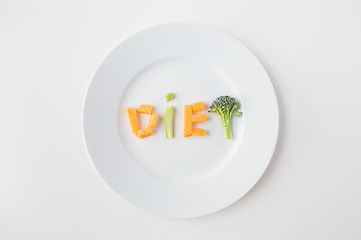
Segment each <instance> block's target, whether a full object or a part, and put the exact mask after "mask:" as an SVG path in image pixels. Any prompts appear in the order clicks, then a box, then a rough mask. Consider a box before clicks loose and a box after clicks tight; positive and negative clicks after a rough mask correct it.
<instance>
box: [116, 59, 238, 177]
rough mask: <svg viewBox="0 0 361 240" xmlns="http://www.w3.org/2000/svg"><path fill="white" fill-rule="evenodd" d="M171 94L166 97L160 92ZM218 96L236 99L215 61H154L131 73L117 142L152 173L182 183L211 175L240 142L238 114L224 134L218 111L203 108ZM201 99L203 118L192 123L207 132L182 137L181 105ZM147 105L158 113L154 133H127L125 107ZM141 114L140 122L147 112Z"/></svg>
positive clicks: (229, 82) (138, 164)
mask: <svg viewBox="0 0 361 240" xmlns="http://www.w3.org/2000/svg"><path fill="white" fill-rule="evenodd" d="M168 92H173V93H174V95H175V97H174V99H173V100H172V101H170V102H166V101H165V97H164V95H165V94H166V93H168ZM220 95H230V96H233V97H236V98H237V99H238V100H240V98H239V94H238V92H237V91H236V90H235V88H234V87H233V84H232V82H231V81H230V80H229V78H227V76H226V75H225V74H224V73H223V72H222V71H221V70H220V69H218V68H217V67H216V66H213V65H212V64H210V63H206V62H203V61H201V60H198V59H191V58H169V59H165V60H162V61H158V62H155V63H153V64H151V65H150V66H148V67H146V68H144V69H143V70H142V71H140V72H139V73H138V74H137V75H136V76H135V77H134V78H132V79H131V80H130V82H129V84H128V86H127V87H126V89H125V91H124V92H123V94H122V97H121V100H120V104H119V109H118V110H119V116H118V118H119V119H118V123H119V135H120V139H121V144H123V146H124V149H126V151H127V153H128V155H129V157H130V159H131V160H132V161H134V163H135V164H136V165H137V166H138V167H139V168H141V169H142V170H144V171H146V172H147V173H148V174H151V175H152V176H154V177H157V178H160V179H163V180H166V181H174V182H181V183H189V182H196V181H201V180H202V179H205V178H207V177H209V176H212V175H213V174H216V173H217V172H218V171H219V170H221V169H222V168H223V167H224V166H225V165H226V164H227V163H228V162H229V161H230V159H232V157H233V155H234V153H235V152H236V150H237V148H238V147H239V145H240V142H241V135H242V129H243V123H242V119H238V118H235V117H234V118H233V121H232V133H233V139H224V136H223V128H222V124H221V121H220V119H219V117H218V115H217V114H215V113H208V112H207V110H208V108H209V105H210V104H211V103H212V101H213V100H214V99H216V98H217V97H218V96H220ZM198 101H204V103H205V105H206V109H207V110H205V111H201V112H196V113H194V114H197V113H206V114H207V117H208V120H207V121H206V122H202V123H194V124H193V127H195V128H204V129H206V130H207V136H205V137H197V136H191V137H187V138H184V137H183V134H182V133H183V108H184V105H186V104H191V103H193V102H198ZM139 104H151V105H153V106H154V112H155V113H156V114H158V115H159V116H160V118H159V120H158V123H157V127H156V128H155V129H154V135H152V136H150V137H147V138H144V139H139V138H137V137H136V136H134V135H133V134H132V133H131V130H130V126H129V122H128V119H127V116H126V114H125V111H124V108H125V107H135V108H137V107H138V106H139ZM166 106H173V107H174V121H173V126H174V139H166V138H165V130H164V123H163V112H164V108H165V107H166ZM141 117H142V127H145V126H146V121H147V120H148V119H149V117H145V116H141Z"/></svg>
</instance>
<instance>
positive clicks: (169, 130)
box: [164, 106, 173, 139]
mask: <svg viewBox="0 0 361 240" xmlns="http://www.w3.org/2000/svg"><path fill="white" fill-rule="evenodd" d="M164 127H165V137H166V138H167V139H169V138H173V106H171V107H166V108H165V110H164Z"/></svg>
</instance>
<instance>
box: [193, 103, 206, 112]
mask: <svg viewBox="0 0 361 240" xmlns="http://www.w3.org/2000/svg"><path fill="white" fill-rule="evenodd" d="M205 109H206V107H205V106H204V102H202V101H200V102H196V103H192V111H193V112H198V111H202V110H205Z"/></svg>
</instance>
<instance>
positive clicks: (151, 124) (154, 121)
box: [148, 113, 158, 128]
mask: <svg viewBox="0 0 361 240" xmlns="http://www.w3.org/2000/svg"><path fill="white" fill-rule="evenodd" d="M157 120H158V115H157V114H155V113H153V114H152V115H151V116H150V119H149V123H148V128H155V126H156V124H157Z"/></svg>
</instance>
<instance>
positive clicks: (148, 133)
mask: <svg viewBox="0 0 361 240" xmlns="http://www.w3.org/2000/svg"><path fill="white" fill-rule="evenodd" d="M151 135H153V131H152V129H151V128H143V129H139V130H138V137H140V138H145V137H149V136H151Z"/></svg>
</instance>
